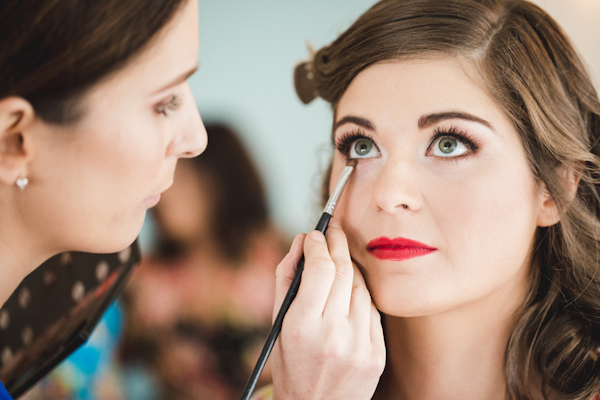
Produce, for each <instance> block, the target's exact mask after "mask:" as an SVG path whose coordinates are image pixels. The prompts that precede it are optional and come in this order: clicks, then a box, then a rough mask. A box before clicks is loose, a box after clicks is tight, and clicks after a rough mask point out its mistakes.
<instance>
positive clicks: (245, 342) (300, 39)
mask: <svg viewBox="0 0 600 400" xmlns="http://www.w3.org/2000/svg"><path fill="white" fill-rule="evenodd" d="M199 1H200V9H199V21H200V70H199V72H198V73H197V74H196V75H194V76H193V77H192V78H191V80H190V85H191V88H192V91H193V93H194V95H195V98H196V101H197V104H198V107H199V109H200V112H201V115H202V117H203V119H204V122H205V125H206V126H207V130H208V134H209V145H208V149H207V151H206V153H205V154H203V155H202V156H200V157H199V158H197V159H195V160H182V161H180V163H179V164H178V168H177V172H176V175H175V182H174V185H173V187H172V188H171V189H170V190H169V191H168V192H166V193H165V194H164V195H163V198H162V201H161V203H160V204H159V205H158V206H157V207H156V208H155V209H153V210H152V212H151V213H150V214H149V216H148V219H147V223H146V224H145V225H144V229H143V232H142V237H141V244H142V251H143V255H144V261H143V262H142V265H141V266H140V267H139V268H138V269H137V271H136V272H135V274H134V276H133V278H132V280H131V281H130V283H129V285H128V287H127V290H126V292H125V294H124V296H122V298H121V299H120V301H119V302H117V303H116V304H115V305H114V306H113V307H112V308H110V309H109V311H108V312H107V314H106V316H105V318H104V319H103V320H102V322H101V324H100V326H99V327H98V328H97V329H96V331H95V333H94V335H93V336H92V338H91V339H90V341H89V342H88V344H86V346H85V347H83V348H82V349H80V350H78V351H77V352H76V353H74V354H73V356H71V357H70V358H69V359H68V360H66V361H65V362H64V363H63V364H62V365H61V366H60V367H59V368H57V369H56V370H55V371H54V372H53V373H52V374H51V375H50V377H49V378H48V379H46V380H45V381H44V382H42V383H41V384H40V385H39V386H38V387H37V388H36V390H34V391H32V392H30V393H29V395H28V397H26V398H27V399H30V400H35V399H54V398H61V399H66V398H73V399H104V400H121V399H131V400H136V399H144V400H152V399H170V400H178V399H180V400H184V399H204V398H210V399H213V400H220V399H222V400H227V399H235V398H239V395H240V393H241V388H243V385H244V383H245V381H246V379H247V377H248V376H249V373H250V370H251V368H252V366H253V364H254V362H255V360H256V358H257V356H258V353H259V351H260V348H261V346H262V343H263V341H264V338H265V337H266V333H267V332H268V329H269V326H270V319H271V309H272V301H273V289H274V272H275V267H276V265H277V263H278V262H279V260H281V258H282V257H283V255H284V254H285V252H286V251H287V248H288V247H289V244H290V240H291V238H293V236H294V235H295V234H296V233H298V232H300V231H304V232H306V231H308V230H310V229H312V227H313V226H314V224H315V222H316V220H317V218H318V216H319V214H320V212H321V211H320V205H319V204H320V199H319V190H320V184H321V179H322V174H323V172H324V170H325V169H326V167H327V164H328V161H329V158H330V156H331V151H332V145H331V143H330V130H331V123H332V115H331V110H330V109H329V106H328V104H327V103H325V102H324V101H322V100H320V99H317V100H315V101H314V102H312V103H311V104H310V105H308V106H305V105H303V104H302V103H301V102H300V100H298V98H297V97H296V94H295V91H294V86H293V81H292V73H293V69H294V66H295V65H296V64H297V63H298V62H299V61H301V60H303V59H305V58H307V57H308V55H309V51H308V47H307V41H310V43H311V44H312V45H313V47H314V48H320V47H321V46H323V45H326V44H328V43H329V42H331V41H332V40H334V39H335V38H336V37H337V35H338V34H339V33H341V32H343V31H344V30H345V29H346V28H347V27H348V26H349V25H350V24H351V23H352V22H353V21H354V20H355V19H356V18H357V17H358V16H359V15H360V14H361V13H362V12H364V11H365V10H366V9H367V8H368V7H370V6H371V5H372V4H374V3H375V1H374V0H326V1H323V0H303V1H290V0H253V1H247V0H221V1H213V0H199ZM440 1H444V0H440ZM447 1H450V0H447ZM535 2H536V3H538V4H539V5H541V6H542V7H543V8H544V9H546V10H547V11H548V12H549V13H550V14H551V15H552V16H554V18H555V19H556V20H557V21H558V22H559V24H561V25H562V27H563V28H564V29H565V30H566V32H567V33H568V35H569V36H570V37H571V39H572V40H573V42H574V43H575V46H576V47H577V49H578V50H579V51H580V53H581V54H582V55H583V57H584V59H585V60H586V62H587V64H588V67H589V69H590V71H591V72H592V75H593V77H594V79H595V82H596V87H598V85H597V83H598V82H599V81H600V46H598V43H597V38H598V37H600V24H598V22H597V20H598V17H600V0H570V1H568V2H567V1H565V0H535ZM268 381H269V369H268V367H267V369H266V370H265V373H264V378H263V381H262V382H261V383H260V384H259V385H263V384H266V383H268Z"/></svg>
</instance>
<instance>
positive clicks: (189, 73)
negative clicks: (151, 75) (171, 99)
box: [153, 64, 199, 94]
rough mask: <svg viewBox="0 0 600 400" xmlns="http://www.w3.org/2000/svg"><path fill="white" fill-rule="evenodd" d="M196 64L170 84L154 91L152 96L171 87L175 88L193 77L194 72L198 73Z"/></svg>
mask: <svg viewBox="0 0 600 400" xmlns="http://www.w3.org/2000/svg"><path fill="white" fill-rule="evenodd" d="M198 68H199V66H198V64H196V65H194V66H193V67H192V68H190V69H189V70H187V71H185V72H184V73H183V74H181V75H179V76H177V77H176V78H175V79H173V80H172V81H171V82H169V83H167V84H166V85H164V86H162V87H161V88H160V89H158V90H155V91H154V93H153V94H157V93H160V92H162V91H164V90H166V89H168V88H170V87H172V86H176V85H178V84H180V83H181V82H184V81H187V79H188V78H189V77H190V76H192V75H194V74H195V73H196V71H198Z"/></svg>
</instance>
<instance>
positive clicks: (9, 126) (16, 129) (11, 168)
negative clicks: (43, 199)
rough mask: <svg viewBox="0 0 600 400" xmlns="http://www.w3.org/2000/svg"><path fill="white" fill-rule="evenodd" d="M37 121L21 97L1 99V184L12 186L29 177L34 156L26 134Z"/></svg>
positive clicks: (29, 105)
mask: <svg viewBox="0 0 600 400" xmlns="http://www.w3.org/2000/svg"><path fill="white" fill-rule="evenodd" d="M34 119H35V112H34V110H33V107H32V106H31V104H30V103H29V102H28V101H27V100H25V99H23V98H21V97H14V96H13V97H5V98H3V99H0V184H2V185H8V186H12V185H14V184H15V182H16V180H17V179H18V178H20V177H26V176H27V164H28V161H29V160H30V158H31V156H32V154H31V151H29V149H28V141H27V139H26V134H25V132H26V131H27V129H28V128H29V127H30V126H31V124H32V122H33V121H34Z"/></svg>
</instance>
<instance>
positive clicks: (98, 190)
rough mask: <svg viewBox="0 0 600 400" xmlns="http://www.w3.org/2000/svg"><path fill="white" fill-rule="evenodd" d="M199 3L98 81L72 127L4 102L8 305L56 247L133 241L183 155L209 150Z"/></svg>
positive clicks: (1, 248)
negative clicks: (195, 82) (200, 86)
mask: <svg viewBox="0 0 600 400" xmlns="http://www.w3.org/2000/svg"><path fill="white" fill-rule="evenodd" d="M197 7H198V5H197V1H196V0H190V1H188V2H187V3H185V4H184V5H183V6H182V9H181V10H179V12H178V13H177V14H176V15H175V16H174V18H173V20H172V21H171V22H170V23H169V24H168V25H167V26H165V28H164V29H163V30H162V31H161V32H160V33H159V34H158V35H157V37H155V38H154V39H153V41H152V42H150V43H149V45H148V47H147V48H146V49H145V50H143V52H142V53H141V54H140V55H138V56H136V57H135V58H134V59H132V60H131V62H130V63H129V64H128V65H127V66H125V67H124V68H123V69H121V70H120V71H118V72H117V73H115V74H113V75H111V76H109V77H107V78H106V79H104V80H103V81H101V82H99V83H98V84H97V85H96V86H94V87H93V88H92V89H91V90H90V91H89V92H88V93H87V94H86V95H85V97H84V99H83V102H82V105H83V110H84V115H83V117H82V118H81V119H80V120H78V121H77V122H75V123H74V124H69V125H51V124H48V123H46V122H44V121H42V120H41V119H39V118H38V117H37V116H36V115H35V112H34V110H33V109H32V108H31V105H30V104H29V103H28V102H27V101H26V100H24V99H22V98H18V97H11V98H6V99H2V100H1V101H0V134H1V136H0V143H1V144H2V146H1V147H0V199H1V203H2V208H1V210H0V214H1V215H0V219H1V220H2V221H3V223H2V226H1V227H0V268H2V270H1V271H0V272H1V276H2V277H3V280H4V277H7V279H9V280H10V285H7V284H4V283H3V286H2V296H1V297H0V300H1V302H4V300H5V299H6V298H7V297H8V295H9V294H10V292H11V291H12V289H13V288H14V287H15V286H16V285H17V284H18V282H19V281H20V280H21V279H22V278H23V277H24V276H25V275H27V274H28V273H29V272H31V271H32V270H33V269H34V268H35V267H36V266H37V265H39V264H40V263H41V262H43V261H44V260H45V259H47V258H48V257H50V256H52V255H54V254H56V253H59V252H61V251H66V250H80V251H90V252H114V251H118V250H120V249H122V248H124V247H126V246H128V245H129V244H130V243H131V242H132V241H133V240H134V239H135V237H136V236H137V235H138V233H139V231H140V229H141V226H142V223H143V220H144V217H145V214H146V211H147V209H148V208H150V207H152V206H154V205H155V204H156V203H157V202H158V200H159V199H160V194H161V193H162V192H164V191H165V190H166V189H167V188H169V186H171V183H172V181H173V174H174V171H175V166H176V163H177V160H178V159H179V158H182V157H195V156H197V155H198V154H200V153H201V152H202V151H203V150H204V148H205V147H206V143H207V137H206V130H205V129H204V125H203V124H202V121H201V119H200V115H199V114H198V110H197V108H196V104H195V101H194V98H193V96H192V93H191V91H190V88H189V86H188V84H187V78H188V77H189V76H190V75H191V74H192V73H193V72H194V71H195V70H196V69H197V57H198V22H197V15H198V13H197ZM174 96H175V97H176V99H175V100H174V101H173V98H174ZM24 176H26V177H28V179H29V181H30V184H29V186H28V187H27V188H26V190H25V191H20V190H19V189H18V188H17V187H16V186H15V185H14V183H15V180H16V179H17V178H18V177H24ZM4 282H7V281H4Z"/></svg>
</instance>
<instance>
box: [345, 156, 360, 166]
mask: <svg viewBox="0 0 600 400" xmlns="http://www.w3.org/2000/svg"><path fill="white" fill-rule="evenodd" d="M357 163H358V160H357V159H356V158H351V159H350V160H348V162H347V163H346V167H356V164H357Z"/></svg>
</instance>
